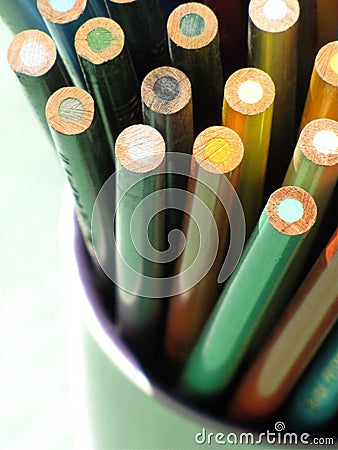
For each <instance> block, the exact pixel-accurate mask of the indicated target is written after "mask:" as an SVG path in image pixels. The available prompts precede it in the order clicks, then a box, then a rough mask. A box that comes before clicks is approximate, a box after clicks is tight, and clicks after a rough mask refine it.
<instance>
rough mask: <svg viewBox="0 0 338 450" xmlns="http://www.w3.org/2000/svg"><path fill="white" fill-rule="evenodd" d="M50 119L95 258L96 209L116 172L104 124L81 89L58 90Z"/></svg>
mask: <svg viewBox="0 0 338 450" xmlns="http://www.w3.org/2000/svg"><path fill="white" fill-rule="evenodd" d="M46 118H47V122H48V124H49V127H50V129H51V132H52V136H53V139H54V142H55V145H56V148H57V151H58V155H59V158H60V162H61V165H62V167H63V169H64V171H65V174H66V177H67V179H68V182H69V184H70V186H71V188H72V191H73V195H74V199H75V208H76V212H77V216H78V219H79V224H80V228H81V231H82V234H83V236H84V239H85V242H86V245H87V249H88V251H89V252H90V253H91V255H92V256H93V255H94V253H93V249H92V237H91V219H92V213H93V207H94V203H95V200H96V197H97V195H98V193H99V191H100V189H101V187H102V186H103V184H104V182H105V181H106V180H107V178H108V177H109V176H110V175H111V174H112V172H113V162H112V157H111V154H110V149H109V147H108V145H107V142H106V140H105V135H104V132H103V129H102V125H101V122H100V121H99V118H98V117H97V116H96V114H95V110H94V102H93V99H92V97H91V96H90V95H89V94H88V93H87V92H86V91H83V90H82V89H79V88H62V89H59V90H58V91H56V92H55V93H54V94H53V95H52V96H51V97H50V99H49V100H48V102H47V106H46ZM106 226H107V227H108V224H107V223H106ZM107 229H109V228H107Z"/></svg>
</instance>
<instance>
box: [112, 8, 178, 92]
mask: <svg viewBox="0 0 338 450" xmlns="http://www.w3.org/2000/svg"><path fill="white" fill-rule="evenodd" d="M105 1H106V5H107V8H108V11H109V15H110V17H111V18H112V19H114V20H116V22H117V23H119V24H120V25H121V27H122V29H123V31H124V33H125V36H126V41H127V44H128V48H129V51H130V54H131V57H132V60H133V62H134V66H135V69H136V73H137V76H138V79H139V82H140V83H141V82H142V80H143V78H144V77H145V76H146V75H147V73H148V72H150V71H151V70H153V69H155V68H156V67H159V66H165V65H168V64H169V53H168V43H167V37H166V32H165V21H164V18H163V15H162V13H161V10H160V8H159V5H158V2H157V0H130V1H126V0H105Z"/></svg>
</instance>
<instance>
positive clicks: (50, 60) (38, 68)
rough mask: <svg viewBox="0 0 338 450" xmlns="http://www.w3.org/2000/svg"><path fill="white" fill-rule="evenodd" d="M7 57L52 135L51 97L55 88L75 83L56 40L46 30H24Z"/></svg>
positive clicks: (39, 117)
mask: <svg viewBox="0 0 338 450" xmlns="http://www.w3.org/2000/svg"><path fill="white" fill-rule="evenodd" d="M7 60H8V63H9V65H10V67H11V69H12V70H13V71H14V73H15V75H16V76H17V77H18V80H19V81H20V83H21V85H22V86H23V88H24V90H25V94H26V95H27V97H28V98H29V101H30V103H31V105H32V107H33V109H34V112H35V114H36V116H37V117H38V119H39V120H40V122H41V124H42V126H43V127H44V129H45V130H46V132H47V134H48V136H49V137H50V131H49V127H48V124H47V122H46V117H45V108H46V103H47V100H48V99H49V97H50V96H51V95H52V94H53V92H55V91H57V90H58V89H60V88H61V87H65V86H69V85H70V84H71V81H70V78H69V76H68V73H67V71H66V68H65V66H64V65H63V63H62V61H61V59H60V58H59V56H58V54H57V51H56V47H55V44H54V42H53V40H52V39H51V37H50V36H49V35H48V34H46V33H44V32H43V31H39V30H26V31H23V32H21V33H19V34H17V35H16V36H15V37H14V39H13V40H12V42H11V43H10V45H9V47H8V53H7Z"/></svg>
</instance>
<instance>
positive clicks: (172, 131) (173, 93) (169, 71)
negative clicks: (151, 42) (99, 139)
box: [141, 66, 194, 233]
mask: <svg viewBox="0 0 338 450" xmlns="http://www.w3.org/2000/svg"><path fill="white" fill-rule="evenodd" d="M141 99H142V113H143V122H144V123H145V124H148V125H151V126H153V127H154V128H156V129H157V130H158V131H159V132H160V133H161V134H162V136H163V137H164V140H165V143H166V150H167V152H180V153H188V154H189V153H190V154H191V152H192V146H193V141H194V125H193V116H192V93H191V84H190V81H189V78H188V77H187V76H186V75H185V74H184V73H183V72H181V71H180V70H178V69H176V68H174V67H168V66H164V67H159V68H157V69H154V70H152V71H151V72H150V73H149V74H148V75H147V76H146V77H145V78H144V80H143V82H142V86H141ZM166 170H167V177H166V185H167V188H168V190H167V191H166V201H168V204H175V196H176V195H177V191H174V190H172V188H175V189H182V190H185V189H186V187H187V178H186V177H183V176H182V175H177V172H178V171H179V170H180V167H176V164H175V159H174V158H173V159H170V158H167V159H166ZM175 174H176V175H175ZM182 196H184V193H183V192H182ZM166 215H167V220H166V221H167V232H168V233H169V232H170V231H171V230H173V229H180V228H181V222H182V217H183V213H182V212H181V211H178V210H174V209H173V208H169V209H168V210H167V211H166Z"/></svg>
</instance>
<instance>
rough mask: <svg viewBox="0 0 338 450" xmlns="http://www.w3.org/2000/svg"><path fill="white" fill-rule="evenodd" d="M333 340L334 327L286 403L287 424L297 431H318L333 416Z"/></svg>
mask: <svg viewBox="0 0 338 450" xmlns="http://www.w3.org/2000/svg"><path fill="white" fill-rule="evenodd" d="M337 340H338V326H337V325H336V326H335V327H334V329H333V330H332V332H331V333H330V335H329V336H328V337H327V339H326V340H325V342H324V344H323V345H322V346H321V347H320V349H319V350H318V352H317V354H316V356H315V359H314V360H313V362H312V363H311V365H310V366H309V368H308V370H307V371H306V372H305V374H304V376H303V378H302V379H301V381H300V382H299V384H298V385H297V386H296V389H295V390H294V391H293V393H292V394H291V397H290V399H289V400H288V406H287V408H286V412H287V415H288V422H289V423H290V425H291V426H293V427H294V428H295V429H297V430H304V429H308V428H310V427H311V428H312V429H313V428H314V429H315V428H319V427H321V426H323V425H325V424H327V423H328V422H329V421H330V420H332V419H334V417H335V415H336V414H337V411H338V402H337V398H338V352H337Z"/></svg>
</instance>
